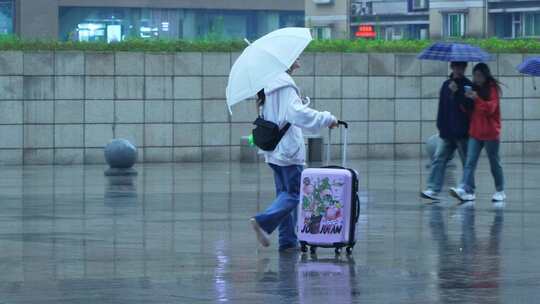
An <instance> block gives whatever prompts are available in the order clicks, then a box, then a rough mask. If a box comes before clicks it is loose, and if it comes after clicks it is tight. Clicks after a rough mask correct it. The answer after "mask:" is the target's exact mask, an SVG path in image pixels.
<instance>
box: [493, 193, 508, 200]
mask: <svg viewBox="0 0 540 304" xmlns="http://www.w3.org/2000/svg"><path fill="white" fill-rule="evenodd" d="M505 199H506V194H505V193H504V191H499V192H496V193H495V194H493V198H492V201H494V202H502V201H504V200H505Z"/></svg>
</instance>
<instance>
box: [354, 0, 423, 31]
mask: <svg viewBox="0 0 540 304" xmlns="http://www.w3.org/2000/svg"><path fill="white" fill-rule="evenodd" d="M428 10H429V2H428V0H405V1H404V0H371V1H368V0H354V2H353V3H352V6H351V16H352V18H351V20H352V22H351V27H352V28H357V27H359V26H360V25H371V26H372V27H373V28H374V30H375V32H376V34H377V38H379V39H385V40H399V39H427V38H428V32H429V12H428Z"/></svg>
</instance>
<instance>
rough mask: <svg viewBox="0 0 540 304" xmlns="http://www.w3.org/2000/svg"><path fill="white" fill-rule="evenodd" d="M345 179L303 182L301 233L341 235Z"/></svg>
mask: <svg viewBox="0 0 540 304" xmlns="http://www.w3.org/2000/svg"><path fill="white" fill-rule="evenodd" d="M344 186H345V180H344V178H343V177H338V178H330V177H310V176H306V177H304V179H303V180H302V202H301V203H302V209H301V214H300V217H301V219H302V220H303V226H302V227H301V229H300V233H303V234H321V235H336V234H337V235H340V234H341V233H342V231H343V228H344V227H343V226H344V221H343V214H344V211H343V207H344V206H343V205H342V203H341V202H342V201H343V196H342V195H343V190H344V189H343V188H344Z"/></svg>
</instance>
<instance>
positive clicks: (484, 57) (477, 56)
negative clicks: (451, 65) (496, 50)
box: [417, 42, 493, 62]
mask: <svg viewBox="0 0 540 304" xmlns="http://www.w3.org/2000/svg"><path fill="white" fill-rule="evenodd" d="M417 58H418V59H423V60H438V61H446V62H451V61H464V62H469V61H473V62H485V61H490V60H493V58H492V56H491V55H490V54H488V53H487V52H486V51H484V50H482V49H481V48H479V47H476V46H472V45H469V44H465V43H450V42H437V43H435V44H433V45H431V46H430V47H428V48H426V49H425V50H423V51H422V53H420V54H419V55H418V56H417Z"/></svg>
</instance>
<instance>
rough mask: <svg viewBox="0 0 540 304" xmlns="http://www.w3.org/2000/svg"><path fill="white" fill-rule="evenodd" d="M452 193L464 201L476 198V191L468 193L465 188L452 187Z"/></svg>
mask: <svg viewBox="0 0 540 304" xmlns="http://www.w3.org/2000/svg"><path fill="white" fill-rule="evenodd" d="M450 195H452V196H453V197H455V198H457V199H458V200H460V201H462V202H470V201H474V200H475V199H476V195H475V194H474V193H467V191H465V190H464V189H463V188H450Z"/></svg>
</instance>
